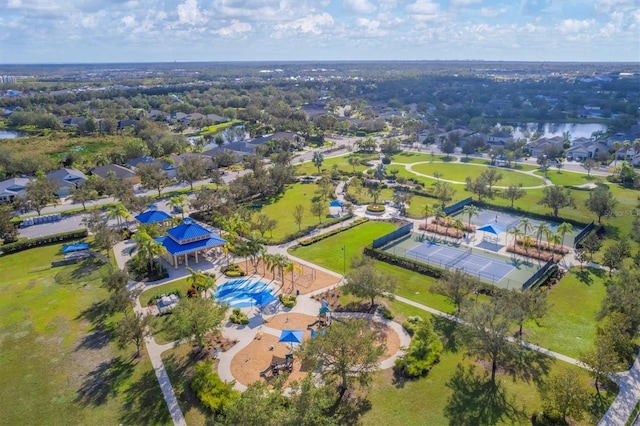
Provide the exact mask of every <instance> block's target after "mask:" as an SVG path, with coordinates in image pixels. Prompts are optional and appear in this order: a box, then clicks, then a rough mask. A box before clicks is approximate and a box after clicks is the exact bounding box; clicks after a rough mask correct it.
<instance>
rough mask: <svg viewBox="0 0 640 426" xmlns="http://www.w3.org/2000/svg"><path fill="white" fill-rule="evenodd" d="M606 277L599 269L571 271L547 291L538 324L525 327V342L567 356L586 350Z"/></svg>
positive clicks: (591, 340) (573, 355)
mask: <svg viewBox="0 0 640 426" xmlns="http://www.w3.org/2000/svg"><path fill="white" fill-rule="evenodd" d="M606 275H607V273H606V272H605V271H603V270H592V269H587V268H585V269H584V271H582V272H580V269H579V268H574V269H572V270H571V271H570V272H569V273H568V274H567V275H566V276H565V277H564V278H563V279H562V281H560V284H558V285H556V286H555V287H553V288H552V289H551V290H550V291H549V294H548V298H549V305H550V308H549V311H548V312H547V315H545V317H544V318H543V319H542V320H541V321H540V324H536V323H535V322H533V321H531V323H530V324H525V327H524V332H525V335H526V338H527V340H529V341H531V342H533V343H536V344H538V345H540V346H543V347H545V348H548V349H551V350H553V351H556V352H560V353H562V354H564V355H568V356H571V357H578V356H579V355H580V353H581V352H585V351H587V350H589V349H590V348H591V346H592V345H593V339H594V338H595V331H596V322H597V321H596V315H597V313H598V311H599V310H600V305H601V303H602V300H603V299H604V297H605V295H606V288H605V285H604V282H605V279H606Z"/></svg>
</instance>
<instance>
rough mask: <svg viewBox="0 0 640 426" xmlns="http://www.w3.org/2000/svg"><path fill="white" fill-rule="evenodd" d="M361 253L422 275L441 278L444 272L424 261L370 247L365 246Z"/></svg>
mask: <svg viewBox="0 0 640 426" xmlns="http://www.w3.org/2000/svg"><path fill="white" fill-rule="evenodd" d="M363 253H364V254H365V255H367V256H369V257H373V258H374V259H377V260H381V261H383V262H386V263H389V264H391V265H396V266H399V267H401V268H404V269H408V270H410V271H413V272H417V273H419V274H422V275H428V276H430V277H434V278H441V277H442V276H443V275H444V273H445V271H444V269H440V268H437V267H435V266H431V265H427V264H425V263H420V262H416V261H414V260H411V259H407V258H405V257H400V256H396V255H393V254H391V253H386V252H384V251H382V250H376V249H373V248H371V247H365V248H364V251H363Z"/></svg>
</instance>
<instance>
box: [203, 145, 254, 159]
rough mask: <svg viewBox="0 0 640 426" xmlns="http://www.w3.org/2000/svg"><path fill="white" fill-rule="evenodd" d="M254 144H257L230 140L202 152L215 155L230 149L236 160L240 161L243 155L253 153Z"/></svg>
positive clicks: (211, 155)
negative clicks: (230, 141)
mask: <svg viewBox="0 0 640 426" xmlns="http://www.w3.org/2000/svg"><path fill="white" fill-rule="evenodd" d="M256 146H257V145H254V144H250V143H248V142H245V141H240V142H232V143H228V144H224V145H222V146H217V147H215V148H212V149H210V150H208V151H205V152H203V154H204V155H207V156H210V157H215V155H216V154H217V153H219V152H223V151H231V152H232V153H233V154H234V155H235V156H236V159H237V161H238V162H240V161H242V159H243V158H244V157H245V156H247V155H253V154H255V153H256Z"/></svg>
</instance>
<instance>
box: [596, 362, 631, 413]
mask: <svg viewBox="0 0 640 426" xmlns="http://www.w3.org/2000/svg"><path fill="white" fill-rule="evenodd" d="M612 380H613V381H615V382H616V383H617V384H618V387H619V388H620V390H619V392H618V396H616V399H615V400H614V401H613V403H612V404H611V406H610V407H609V409H608V410H607V412H606V413H605V415H604V416H603V417H602V419H601V420H600V422H599V423H598V426H618V425H625V424H626V423H627V421H628V419H629V418H630V417H631V413H632V412H633V409H634V408H635V407H636V405H637V404H638V402H640V354H639V355H638V357H637V358H636V360H635V362H634V363H633V366H632V367H631V369H630V370H628V371H625V372H624V373H617V374H614V375H613V377H612ZM634 424H635V422H634Z"/></svg>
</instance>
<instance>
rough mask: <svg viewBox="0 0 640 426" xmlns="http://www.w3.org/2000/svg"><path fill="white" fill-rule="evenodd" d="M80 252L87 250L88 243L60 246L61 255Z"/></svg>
mask: <svg viewBox="0 0 640 426" xmlns="http://www.w3.org/2000/svg"><path fill="white" fill-rule="evenodd" d="M81 250H89V243H78V244H71V245H68V246H62V253H64V254H67V253H73V252H74V251H81Z"/></svg>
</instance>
